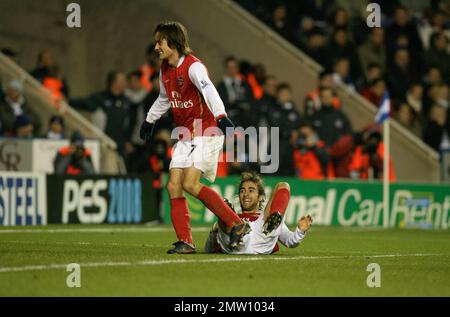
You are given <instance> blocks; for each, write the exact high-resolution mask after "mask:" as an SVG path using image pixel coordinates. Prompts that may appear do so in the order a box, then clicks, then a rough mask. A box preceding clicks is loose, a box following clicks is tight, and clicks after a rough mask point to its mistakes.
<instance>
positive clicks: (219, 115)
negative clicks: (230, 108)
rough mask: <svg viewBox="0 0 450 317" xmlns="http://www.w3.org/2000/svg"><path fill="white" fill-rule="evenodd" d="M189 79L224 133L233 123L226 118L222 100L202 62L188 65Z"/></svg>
mask: <svg viewBox="0 0 450 317" xmlns="http://www.w3.org/2000/svg"><path fill="white" fill-rule="evenodd" d="M189 79H190V80H191V81H192V83H193V84H194V85H195V87H197V89H198V90H199V91H200V92H201V94H202V95H203V98H204V99H205V102H206V105H207V106H208V108H209V110H210V111H211V113H212V114H213V116H214V118H215V119H216V120H217V125H218V127H219V128H220V129H221V130H222V132H224V133H225V131H226V128H227V127H234V124H233V123H232V122H231V121H230V119H228V117H227V113H226V111H225V106H224V104H223V101H222V99H221V98H220V96H219V93H218V92H217V89H216V87H215V86H214V84H213V83H212V82H211V79H210V78H209V76H208V71H207V70H206V67H205V66H204V65H203V64H202V63H200V62H195V63H193V64H192V65H191V66H190V67H189Z"/></svg>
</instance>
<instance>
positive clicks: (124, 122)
mask: <svg viewBox="0 0 450 317" xmlns="http://www.w3.org/2000/svg"><path fill="white" fill-rule="evenodd" d="M70 104H71V105H72V106H73V107H75V108H78V109H80V110H86V111H95V110H97V109H98V108H101V109H102V110H103V111H104V112H105V114H106V117H107V120H106V126H105V133H106V134H107V135H108V136H109V137H110V138H111V139H113V140H114V141H115V142H116V143H117V147H118V151H119V153H123V151H124V146H125V142H129V141H130V139H131V134H132V132H133V125H132V122H131V120H130V113H131V111H130V102H129V100H128V99H127V98H126V97H125V95H124V94H122V95H118V96H116V95H113V94H112V93H111V92H110V91H108V90H106V91H103V92H100V93H96V94H93V95H91V96H90V97H88V98H82V99H72V100H71V101H70Z"/></svg>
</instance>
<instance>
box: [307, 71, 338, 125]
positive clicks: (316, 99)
mask: <svg viewBox="0 0 450 317" xmlns="http://www.w3.org/2000/svg"><path fill="white" fill-rule="evenodd" d="M320 87H327V88H332V89H334V82H333V74H332V73H331V72H329V71H327V70H324V71H322V72H320V74H319V79H318V82H317V88H315V89H313V90H311V91H310V92H309V93H308V94H307V95H306V97H305V104H304V107H303V113H304V114H305V115H306V116H312V115H313V114H314V113H315V112H317V111H318V110H319V109H320V107H321V103H320ZM332 104H333V107H334V108H335V109H339V108H340V107H341V100H340V99H339V97H338V96H337V95H336V96H334V97H333V103H332Z"/></svg>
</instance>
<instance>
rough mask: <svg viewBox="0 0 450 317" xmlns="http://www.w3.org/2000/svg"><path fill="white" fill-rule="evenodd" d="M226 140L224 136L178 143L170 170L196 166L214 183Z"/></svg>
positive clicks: (204, 137) (196, 138)
mask: <svg viewBox="0 0 450 317" xmlns="http://www.w3.org/2000/svg"><path fill="white" fill-rule="evenodd" d="M224 138H225V137H224V136H223V135H221V136H197V137H194V138H193V139H192V140H186V141H181V140H180V141H178V142H177V143H175V145H174V147H173V152H172V161H171V162H170V166H169V169H171V168H188V167H192V166H194V167H195V168H197V169H199V170H201V171H202V172H203V177H204V178H206V179H207V180H209V181H210V182H214V180H215V179H216V174H217V162H218V160H219V155H220V151H222V148H223V142H224Z"/></svg>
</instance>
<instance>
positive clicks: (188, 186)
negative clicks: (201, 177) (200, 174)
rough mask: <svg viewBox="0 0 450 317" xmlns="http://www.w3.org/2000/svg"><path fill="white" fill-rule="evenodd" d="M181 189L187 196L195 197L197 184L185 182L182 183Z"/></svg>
mask: <svg viewBox="0 0 450 317" xmlns="http://www.w3.org/2000/svg"><path fill="white" fill-rule="evenodd" d="M183 189H184V191H186V192H188V193H189V194H191V195H194V196H196V195H197V191H198V184H196V183H195V182H191V181H185V182H183Z"/></svg>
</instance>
